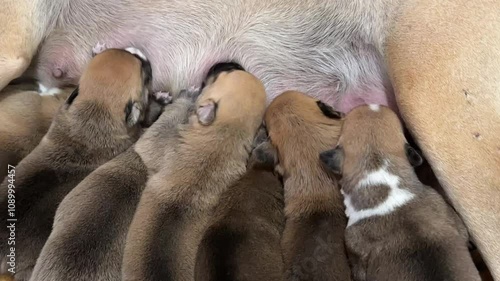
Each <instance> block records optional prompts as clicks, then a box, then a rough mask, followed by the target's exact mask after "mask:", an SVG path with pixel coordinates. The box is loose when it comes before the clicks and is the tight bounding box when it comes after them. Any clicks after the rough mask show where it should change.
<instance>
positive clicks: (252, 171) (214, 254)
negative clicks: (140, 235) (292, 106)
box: [195, 128, 285, 281]
mask: <svg viewBox="0 0 500 281" xmlns="http://www.w3.org/2000/svg"><path fill="white" fill-rule="evenodd" d="M266 138H267V134H266V131H265V129H264V128H261V129H260V131H259V133H258V135H257V137H256V140H255V145H256V148H254V150H253V151H252V155H251V156H250V159H249V162H248V165H247V173H246V174H245V175H244V176H243V177H242V178H241V179H240V180H239V181H238V182H237V183H236V184H235V185H234V186H231V187H229V188H228V190H226V192H224V193H223V194H222V195H221V198H220V201H219V204H218V205H217V207H216V208H215V211H214V214H213V217H212V219H211V220H210V223H209V225H210V227H209V228H208V229H207V231H206V233H205V235H204V236H203V240H202V241H201V244H200V246H199V249H198V254H197V259H196V268H195V280H197V281H202V280H206V281H221V280H246V281H251V280H255V281H261V280H269V281H273V280H275V281H282V280H283V258H282V255H281V247H280V240H281V235H282V233H283V228H284V225H285V216H284V214H283V208H284V202H283V186H282V185H281V183H280V181H279V179H278V177H277V176H276V175H274V174H273V172H274V168H275V165H276V163H277V160H278V159H277V155H276V151H275V149H274V148H273V147H272V146H271V144H270V143H269V142H268V141H266Z"/></svg>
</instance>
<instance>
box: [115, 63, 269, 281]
mask: <svg viewBox="0 0 500 281" xmlns="http://www.w3.org/2000/svg"><path fill="white" fill-rule="evenodd" d="M218 67H219V66H215V67H214V68H213V69H212V71H210V72H209V74H208V76H207V78H206V83H205V85H206V87H205V88H204V89H203V91H202V93H201V96H200V97H199V98H198V101H197V109H196V115H193V116H192V117H191V118H190V122H189V124H188V125H186V126H184V127H183V128H181V129H180V131H179V136H178V142H179V144H178V147H177V149H176V152H175V154H174V153H172V155H169V157H168V161H164V162H163V163H162V167H161V169H160V171H159V172H158V173H157V174H155V175H154V176H152V177H151V178H150V180H149V181H148V184H147V187H146V189H145V190H144V192H143V194H142V197H141V200H140V202H139V206H138V208H137V211H136V214H135V216H134V219H133V221H132V225H131V226H130V230H129V234H128V237H127V243H126V245H125V255H124V264H123V273H124V276H123V280H155V281H156V280H179V281H184V280H189V281H192V280H193V279H194V267H195V259H196V252H197V249H198V245H199V244H200V241H201V239H202V236H203V234H204V233H205V230H206V228H207V227H208V223H209V220H210V219H211V217H212V213H213V209H214V208H215V206H216V205H217V203H218V202H219V197H220V195H221V194H222V193H223V192H224V191H225V190H226V189H227V188H228V187H229V186H231V185H233V184H235V182H236V181H237V180H238V179H240V178H241V177H242V176H243V174H244V173H245V172H246V164H247V161H248V158H249V154H250V150H251V146H252V142H253V139H254V136H255V134H256V132H257V129H258V128H259V126H260V124H261V123H262V117H263V115H264V111H265V106H266V94H265V91H264V87H263V85H262V83H261V82H260V81H259V80H258V79H257V78H255V77H254V76H253V75H251V74H249V73H248V72H244V71H241V70H237V69H238V66H236V65H235V66H234V67H232V68H230V69H223V70H221V69H219V70H217V69H218Z"/></svg>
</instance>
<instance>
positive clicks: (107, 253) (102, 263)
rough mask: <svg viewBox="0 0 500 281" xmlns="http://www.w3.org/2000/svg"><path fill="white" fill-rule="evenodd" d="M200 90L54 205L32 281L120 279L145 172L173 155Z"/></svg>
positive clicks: (167, 109)
mask: <svg viewBox="0 0 500 281" xmlns="http://www.w3.org/2000/svg"><path fill="white" fill-rule="evenodd" d="M197 93H199V92H198V91H193V92H190V91H183V92H181V94H180V95H179V96H178V97H177V99H176V100H174V102H173V103H172V104H169V105H167V106H166V107H165V109H164V110H165V111H164V113H163V114H162V115H161V116H160V118H159V119H158V120H157V121H156V122H155V123H154V124H153V125H152V126H151V127H150V128H149V129H148V130H146V132H145V133H144V134H143V135H142V136H141V138H140V139H139V140H138V141H137V143H136V144H135V145H134V147H131V148H129V149H128V150H127V151H126V152H124V153H122V154H120V155H119V156H117V157H116V158H114V159H113V160H111V161H109V162H107V163H106V164H104V165H102V166H101V167H99V168H98V169H97V170H95V171H94V172H92V173H91V174H90V175H89V176H88V177H86V178H85V179H84V180H83V181H82V182H81V183H80V184H79V185H77V186H76V187H75V188H74V189H73V190H72V191H71V192H70V193H69V194H68V195H67V196H66V197H65V198H64V200H63V201H62V202H61V204H60V206H59V208H58V209H57V212H56V216H55V221H54V226H53V230H52V233H51V234H50V237H49V238H48V240H47V242H46V244H45V246H44V248H43V250H42V252H41V254H40V257H39V259H38V262H37V264H36V266H35V269H34V271H33V276H32V278H31V280H33V281H44V280H46V281H49V280H50V281H53V280H73V281H78V280H93V281H97V280H102V281H112V280H116V281H119V280H121V265H122V260H123V250H124V247H125V239H126V236H127V232H128V228H129V226H130V223H131V222H132V218H133V216H134V213H135V209H136V207H137V204H138V203H139V199H140V196H141V193H142V191H143V189H144V187H145V186H146V182H147V178H148V171H149V173H154V171H155V170H156V167H157V166H158V165H159V164H160V163H161V161H162V158H163V157H164V156H165V155H169V154H172V153H174V150H175V148H176V145H177V140H178V137H177V136H178V125H179V124H183V123H187V121H188V115H189V114H190V113H192V112H194V108H195V107H194V99H195V98H196V97H197Z"/></svg>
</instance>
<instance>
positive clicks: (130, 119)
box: [125, 100, 143, 127]
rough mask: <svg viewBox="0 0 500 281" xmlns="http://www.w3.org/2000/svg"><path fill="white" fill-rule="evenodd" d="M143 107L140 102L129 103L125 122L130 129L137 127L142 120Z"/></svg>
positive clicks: (126, 108)
mask: <svg viewBox="0 0 500 281" xmlns="http://www.w3.org/2000/svg"><path fill="white" fill-rule="evenodd" d="M142 110H143V108H142V105H141V104H140V103H139V102H133V101H131V100H130V101H129V102H128V103H127V106H126V107H125V122H126V123H127V126H128V127H133V126H135V125H136V124H137V123H138V122H139V121H140V120H141V115H142Z"/></svg>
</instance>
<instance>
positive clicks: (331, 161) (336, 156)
mask: <svg viewBox="0 0 500 281" xmlns="http://www.w3.org/2000/svg"><path fill="white" fill-rule="evenodd" d="M319 159H320V160H321V162H323V164H325V166H326V167H328V169H329V170H330V171H332V172H333V173H334V174H337V175H340V174H342V166H343V164H344V150H343V149H342V148H341V147H339V146H337V147H336V148H335V149H331V150H327V151H324V152H322V153H320V154H319Z"/></svg>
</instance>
